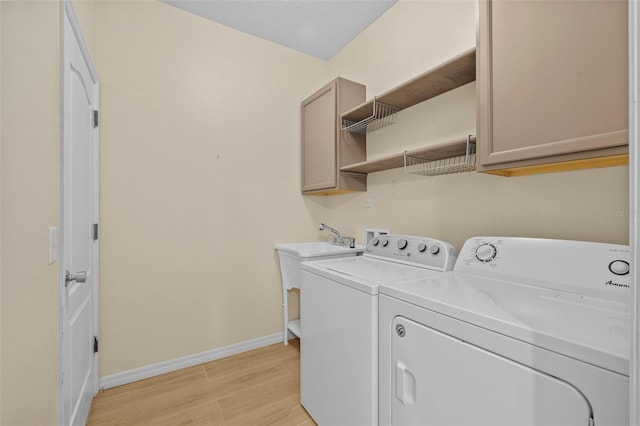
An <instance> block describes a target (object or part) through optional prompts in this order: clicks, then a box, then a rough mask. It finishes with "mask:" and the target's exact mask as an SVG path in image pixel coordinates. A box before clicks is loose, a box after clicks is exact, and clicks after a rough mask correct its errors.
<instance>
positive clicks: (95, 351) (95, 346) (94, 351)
mask: <svg viewBox="0 0 640 426" xmlns="http://www.w3.org/2000/svg"><path fill="white" fill-rule="evenodd" d="M93 353H94V354H97V353H98V336H93Z"/></svg>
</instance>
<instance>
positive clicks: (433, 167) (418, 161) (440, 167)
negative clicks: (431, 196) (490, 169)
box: [404, 135, 476, 176]
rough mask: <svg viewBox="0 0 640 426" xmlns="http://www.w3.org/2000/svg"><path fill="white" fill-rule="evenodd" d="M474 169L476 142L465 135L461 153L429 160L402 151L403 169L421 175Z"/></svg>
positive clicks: (436, 174) (437, 174) (444, 173)
mask: <svg viewBox="0 0 640 426" xmlns="http://www.w3.org/2000/svg"><path fill="white" fill-rule="evenodd" d="M475 169H476V143H475V141H472V136H471V135H469V136H468V137H467V144H466V151H465V153H464V154H462V155H456V156H453V157H448V158H441V159H437V160H430V159H427V158H421V157H417V156H415V155H409V154H408V153H407V151H405V152H404V171H405V173H411V174H416V175H422V176H439V175H448V174H452V173H462V172H471V171H474V170H475Z"/></svg>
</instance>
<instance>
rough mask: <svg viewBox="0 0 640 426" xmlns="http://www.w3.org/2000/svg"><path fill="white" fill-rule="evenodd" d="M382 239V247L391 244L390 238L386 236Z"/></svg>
mask: <svg viewBox="0 0 640 426" xmlns="http://www.w3.org/2000/svg"><path fill="white" fill-rule="evenodd" d="M381 241H382V247H386V246H388V245H389V240H387V239H386V238H383V239H382V240H381Z"/></svg>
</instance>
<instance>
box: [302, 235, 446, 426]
mask: <svg viewBox="0 0 640 426" xmlns="http://www.w3.org/2000/svg"><path fill="white" fill-rule="evenodd" d="M456 256H457V252H456V250H455V249H454V248H453V246H451V245H450V244H448V243H445V242H443V241H438V240H434V239H430V238H422V237H409V236H402V235H389V236H384V237H381V238H375V239H373V240H372V241H370V242H369V243H368V244H367V247H366V249H365V252H364V254H363V256H358V257H351V258H343V259H333V260H326V261H316V262H309V263H302V266H301V267H302V274H301V285H300V325H301V332H302V336H303V337H302V339H301V340H300V376H301V377H300V387H301V402H302V405H303V406H304V408H305V409H306V410H307V411H308V412H309V414H310V415H311V417H313V419H314V420H315V421H316V423H318V424H319V425H321V426H324V425H328V426H329V425H330V426H339V425H345V426H359V425H377V424H378V287H379V285H380V284H382V283H385V282H392V281H399V280H406V279H411V278H414V279H415V278H418V277H428V276H435V275H441V274H442V273H443V271H446V270H451V269H452V268H453V265H454V263H455V260H456Z"/></svg>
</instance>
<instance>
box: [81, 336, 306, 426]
mask: <svg viewBox="0 0 640 426" xmlns="http://www.w3.org/2000/svg"><path fill="white" fill-rule="evenodd" d="M87 425H89V426H96V425H154V426H155V425H171V426H173V425H216V426H217V425H229V426H230V425H283V426H284V425H290V426H298V425H304V426H313V425H315V423H314V422H313V420H312V419H311V417H309V414H307V412H306V411H305V410H304V408H302V406H301V405H300V342H299V340H291V341H290V342H289V345H288V346H285V345H283V344H282V343H279V344H276V345H272V346H267V347H265V348H261V349H256V350H254V351H250V352H245V353H242V354H238V355H234V356H231V357H228V358H223V359H219V360H217V361H213V362H209V363H206V364H201V365H197V366H195V367H190V368H185V369H183V370H179V371H175V372H172V373H167V374H163V375H162V376H157V377H152V378H150V379H146V380H141V381H139V382H135V383H130V384H128V385H123V386H118V387H116V388H112V389H107V390H105V391H101V392H99V393H98V395H96V397H95V399H94V400H93V404H92V405H91V411H90V413H89V420H88V422H87Z"/></svg>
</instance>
